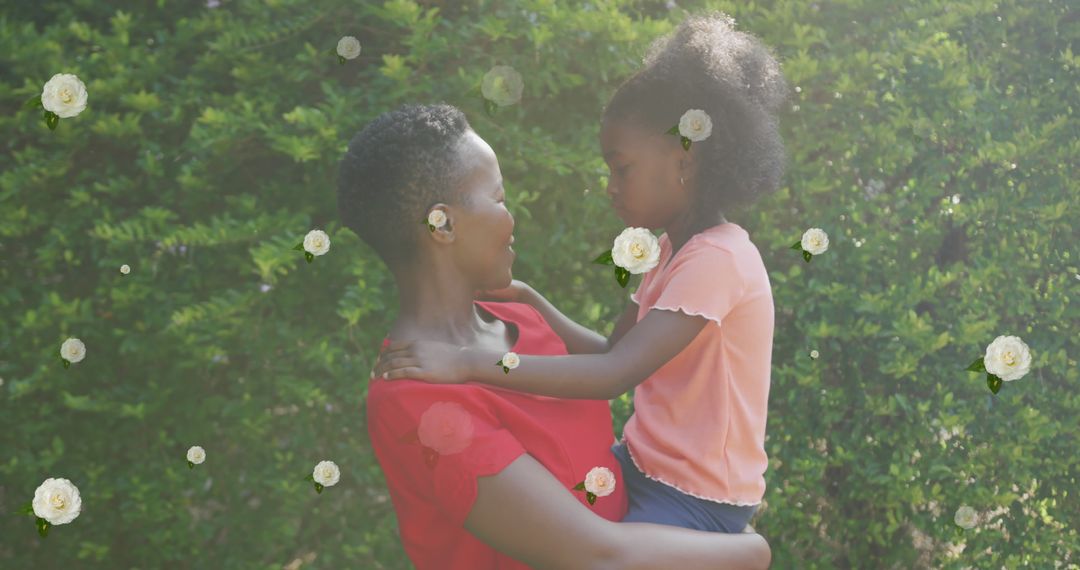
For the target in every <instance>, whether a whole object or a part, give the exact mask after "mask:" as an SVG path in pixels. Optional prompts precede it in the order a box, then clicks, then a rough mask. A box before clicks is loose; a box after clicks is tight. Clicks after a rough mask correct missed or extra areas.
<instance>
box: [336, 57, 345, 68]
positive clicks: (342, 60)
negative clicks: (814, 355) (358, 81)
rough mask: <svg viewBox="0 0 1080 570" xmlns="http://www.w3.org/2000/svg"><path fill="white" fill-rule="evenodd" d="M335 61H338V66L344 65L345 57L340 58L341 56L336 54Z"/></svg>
mask: <svg viewBox="0 0 1080 570" xmlns="http://www.w3.org/2000/svg"><path fill="white" fill-rule="evenodd" d="M337 61H338V64H340V65H345V57H344V56H342V55H341V54H338V56H337Z"/></svg>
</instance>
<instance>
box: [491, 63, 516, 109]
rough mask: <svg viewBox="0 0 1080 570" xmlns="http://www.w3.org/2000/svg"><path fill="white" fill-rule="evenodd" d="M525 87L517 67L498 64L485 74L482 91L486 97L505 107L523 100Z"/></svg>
mask: <svg viewBox="0 0 1080 570" xmlns="http://www.w3.org/2000/svg"><path fill="white" fill-rule="evenodd" d="M524 87H525V83H524V82H523V81H522V80H521V74H520V73H518V71H517V70H516V69H514V68H513V67H510V66H509V65H496V66H494V67H492V68H491V69H489V70H488V72H487V73H485V74H484V80H483V82H482V83H481V84H480V92H481V93H483V94H484V98H486V99H488V100H490V101H492V102H493V103H495V104H496V105H498V106H500V107H505V106H507V105H513V104H514V103H517V102H518V101H520V100H521V91H522V89H524Z"/></svg>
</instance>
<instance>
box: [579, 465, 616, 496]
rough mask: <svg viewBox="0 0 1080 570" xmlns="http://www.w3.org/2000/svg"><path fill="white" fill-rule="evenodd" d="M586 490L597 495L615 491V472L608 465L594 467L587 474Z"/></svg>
mask: <svg viewBox="0 0 1080 570" xmlns="http://www.w3.org/2000/svg"><path fill="white" fill-rule="evenodd" d="M585 490H586V491H588V492H590V493H592V494H594V495H596V496H597V497H606V496H608V495H610V494H612V493H614V492H615V474H614V473H612V472H611V469H608V468H607V467H593V468H592V469H591V470H589V474H588V475H586V476H585Z"/></svg>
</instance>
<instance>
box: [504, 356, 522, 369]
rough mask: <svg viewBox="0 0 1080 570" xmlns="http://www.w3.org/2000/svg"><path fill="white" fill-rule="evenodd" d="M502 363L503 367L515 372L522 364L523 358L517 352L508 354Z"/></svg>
mask: <svg viewBox="0 0 1080 570" xmlns="http://www.w3.org/2000/svg"><path fill="white" fill-rule="evenodd" d="M502 363H503V366H505V367H507V368H509V369H511V370H513V369H515V368H517V367H518V365H519V364H521V358H520V357H519V356H518V355H517V353H516V352H507V353H506V354H504V355H503V357H502Z"/></svg>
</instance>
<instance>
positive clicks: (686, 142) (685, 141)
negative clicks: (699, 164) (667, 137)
mask: <svg viewBox="0 0 1080 570" xmlns="http://www.w3.org/2000/svg"><path fill="white" fill-rule="evenodd" d="M682 147H683V150H690V139H688V138H686V137H683V138H682Z"/></svg>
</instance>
